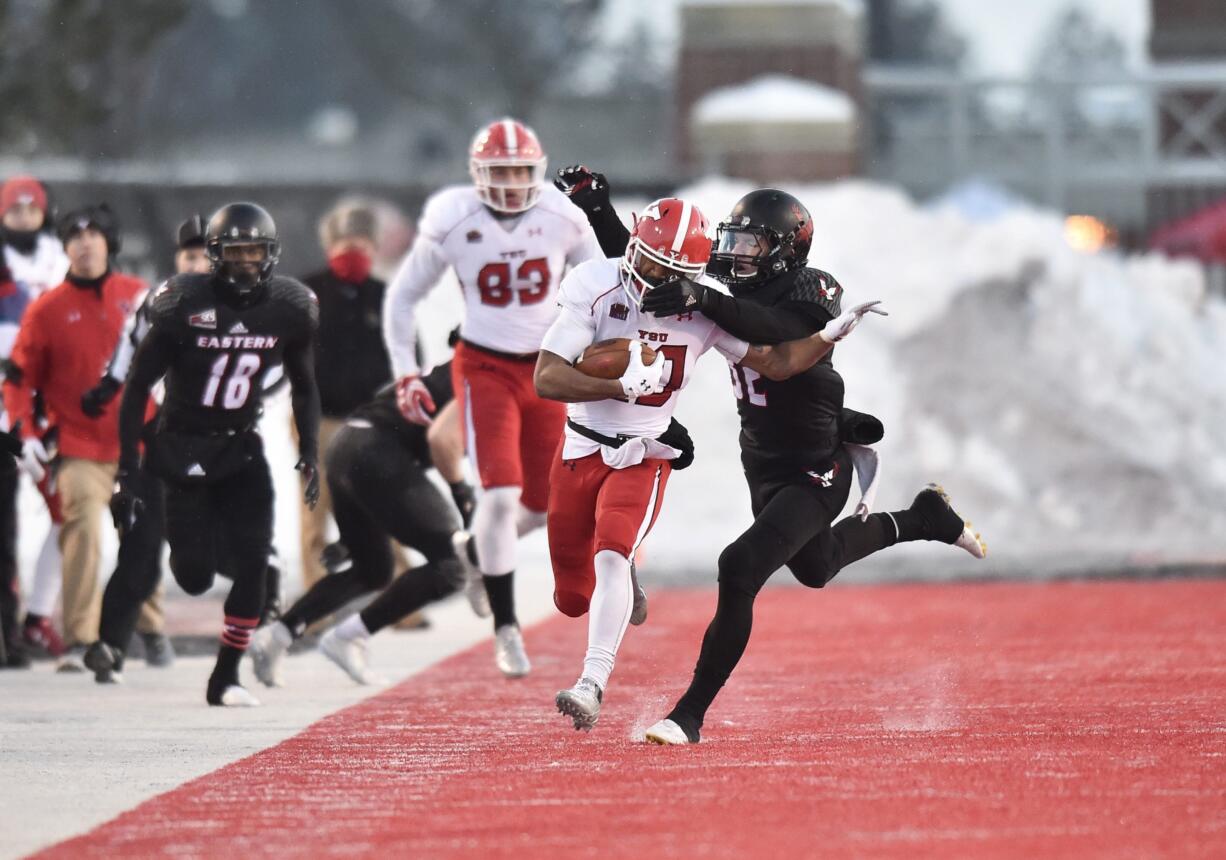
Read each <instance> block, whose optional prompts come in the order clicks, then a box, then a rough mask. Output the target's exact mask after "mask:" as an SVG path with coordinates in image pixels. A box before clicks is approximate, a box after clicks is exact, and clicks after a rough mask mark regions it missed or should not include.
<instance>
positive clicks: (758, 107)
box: [693, 75, 856, 124]
mask: <svg viewBox="0 0 1226 860" xmlns="http://www.w3.org/2000/svg"><path fill="white" fill-rule="evenodd" d="M855 117H856V105H855V103H854V102H853V101H852V100H851V98H850V97H849V96H848V95H847V94H846V93H844V92H840V91H839V90H836V89H833V88H831V87H825V86H822V85H821V84H815V83H813V82H812V81H805V80H801V79H800V78H792V77H788V76H786V75H764V76H763V77H760V78H754V79H753V80H752V81H749V82H748V83H744V84H738V85H736V86H733V87H723V88H722V89H718V90H712V91H711V92H710V93H708V94H707V95H705V96H703V97H702V98H701V99H699V100H698V102H697V103H696V104H695V105H694V109H693V118H694V119H695V120H696V121H697V122H700V123H708V124H709V123H730V122H731V123H735V122H746V121H751V122H755V123H763V122H813V123H835V124H844V123H849V122H852V121H854V120H855Z"/></svg>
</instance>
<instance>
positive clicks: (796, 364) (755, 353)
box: [741, 301, 888, 381]
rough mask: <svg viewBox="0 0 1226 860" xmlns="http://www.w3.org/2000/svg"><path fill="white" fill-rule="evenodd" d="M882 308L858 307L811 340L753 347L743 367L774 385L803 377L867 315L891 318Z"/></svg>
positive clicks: (873, 304)
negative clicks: (791, 378) (774, 383)
mask: <svg viewBox="0 0 1226 860" xmlns="http://www.w3.org/2000/svg"><path fill="white" fill-rule="evenodd" d="M880 304H881V302H880V301H872V302H864V303H863V304H859V305H856V306H855V307H854V308H852V309H851V310H849V311H848V312H847V313H845V314H843V315H842V316H840V317H838V318H836V319H832V320H831V321H830V322H828V323H826V327H825V328H823V329H822V330H821V331H819V332H818V333H817V334H815V335H811V336H810V337H805V338H800V339H798V340H789V341H786V342H784V343H781V344H779V345H778V346H751V347H750V348H749V351H748V352H746V353H745V358H744V359H742V360H741V364H742V365H744V366H745V367H748V368H749V369H750V370H755V371H757V372H758V373H760V374H762V375H763V376H765V377H766V378H767V379H771V380H775V381H779V380H783V379H787V378H789V377H792V376H795V375H796V374H798V373H804V372H805V371H806V370H808V369H809V368H810V367H812V366H813V365H815V364H817V363H818V362H819V361H821V360H822V358H824V357H825V356H826V354H827V353H829V352H830V350H832V349H833V348H834V345H835V344H836V343H838V342H839V341H840V340H842V339H843V338H845V337H847V335H849V334H851V332H852V331H853V330H854V329H855V327H856V326H858V325H859V324H860V320H861V319H862V318H863V317H864V315H865V314H867V313H874V314H881V315H882V316H888V314H887V313H886V312H885V310H884V309H883V308H880V307H878V305H880Z"/></svg>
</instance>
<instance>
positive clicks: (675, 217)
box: [621, 197, 711, 307]
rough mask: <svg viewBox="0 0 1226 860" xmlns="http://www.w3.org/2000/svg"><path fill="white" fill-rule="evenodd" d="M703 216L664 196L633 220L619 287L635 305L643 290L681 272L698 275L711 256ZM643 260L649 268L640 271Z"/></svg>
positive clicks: (637, 305)
mask: <svg viewBox="0 0 1226 860" xmlns="http://www.w3.org/2000/svg"><path fill="white" fill-rule="evenodd" d="M707 230H708V225H707V216H705V215H703V214H702V212H701V211H699V209H698V207H697V206H694V205H693V204H692V203H690V202H689V201H688V200H679V199H677V198H676V197H665V198H663V199H661V200H657V201H656V202H655V203H652V204H651V205H650V206H648V207H647V208H646V209H645V210H643V214H642V215H640V216H639V217H638V218H637V219H636V220H635V222H634V230H632V231H631V233H630V243H629V244H628V245H626V254H625V256H624V257H622V263H621V269H622V288H623V289H624V290H625V291H626V294H627V295H628V296H630V301H632V302H634V304H635V306H636V307H639V306H641V305H642V302H643V293H645V292H646V291H647V290H650V289H652V288H654V287H658V286H659V285H660V284H662V283H664V282H665V281H667V280H669V279H670V278H672V277H674V276H676V275H683V276H685V277H687V278H690V279H691V280H693V279H695V278H700V277H702V274H703V272H704V271H706V268H707V261H708V260H709V259H711V237H710V236H709V235H707ZM644 263H647V264H649V265H648V268H649V270H650V271H647V272H644V271H643V264H644Z"/></svg>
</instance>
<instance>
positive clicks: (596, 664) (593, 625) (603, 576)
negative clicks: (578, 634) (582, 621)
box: [583, 549, 634, 690]
mask: <svg viewBox="0 0 1226 860" xmlns="http://www.w3.org/2000/svg"><path fill="white" fill-rule="evenodd" d="M594 566H595V568H596V588H595V589H594V590H593V591H592V606H591V609H590V610H589V611H588V624H587V655H586V656H585V657H584V658H583V675H584V677H586V678H591V679H592V680H593V681H595V682H596V683H597V684H599V685H600V689H601V690H603V689H604V688H605V687H607V686H608V684H609V675H611V674H612V673H613V661H614V660H615V659H616V657H617V649H618V648H619V647H621V643H622V637H623V636H625V635H626V627H627V626H628V625H629V624H630V612H631V610H633V608H634V587H633V585H632V584H631V582H630V562H629V560H628V559H627V558H626V557H625V556H623V555H620V554H619V553H616V552H614V551H613V550H608V549H605V550H601V551H600V552H598V553H596V559H595V564H594Z"/></svg>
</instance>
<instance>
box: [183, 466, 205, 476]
mask: <svg viewBox="0 0 1226 860" xmlns="http://www.w3.org/2000/svg"><path fill="white" fill-rule="evenodd" d="M204 475H205V472H204V466H201V465H200V464H199V463H192V464H191V465H190V466H188V467H187V476H188V477H189V478H203V477H204Z"/></svg>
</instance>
